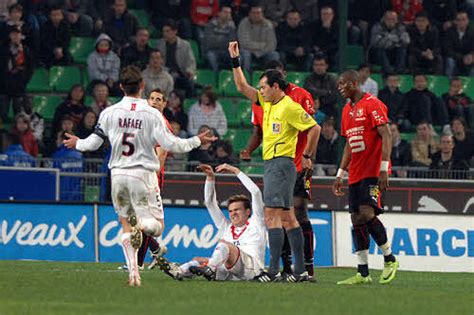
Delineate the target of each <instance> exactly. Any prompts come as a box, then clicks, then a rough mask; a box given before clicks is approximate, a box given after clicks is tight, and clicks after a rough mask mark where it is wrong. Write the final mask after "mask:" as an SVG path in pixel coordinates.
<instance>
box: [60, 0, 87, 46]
mask: <svg viewBox="0 0 474 315" xmlns="http://www.w3.org/2000/svg"><path fill="white" fill-rule="evenodd" d="M62 2H63V3H64V5H63V11H64V12H65V13H66V20H67V21H68V22H69V25H71V30H72V34H73V35H74V36H79V37H85V36H91V35H92V31H93V30H94V20H93V19H92V17H91V16H89V15H88V14H86V13H87V10H88V9H89V2H90V0H64V1H62Z"/></svg>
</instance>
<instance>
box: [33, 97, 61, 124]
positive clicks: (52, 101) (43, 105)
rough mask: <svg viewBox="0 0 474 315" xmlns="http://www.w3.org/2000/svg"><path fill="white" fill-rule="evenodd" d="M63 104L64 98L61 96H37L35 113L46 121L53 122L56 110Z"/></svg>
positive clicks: (34, 99) (34, 104)
mask: <svg viewBox="0 0 474 315" xmlns="http://www.w3.org/2000/svg"><path fill="white" fill-rule="evenodd" d="M62 102H63V98H62V97H61V96H56V95H51V96H42V95H35V96H34V97H33V112H37V113H38V114H40V115H41V116H43V118H44V119H45V120H53V118H54V113H55V111H56V108H57V107H58V105H59V104H61V103H62Z"/></svg>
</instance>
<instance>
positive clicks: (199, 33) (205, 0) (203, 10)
mask: <svg viewBox="0 0 474 315" xmlns="http://www.w3.org/2000/svg"><path fill="white" fill-rule="evenodd" d="M218 13H219V1H218V0H191V22H192V25H193V33H194V38H196V40H197V41H198V43H200V44H201V43H202V42H203V38H204V28H205V27H206V25H207V23H209V21H210V20H211V19H212V18H213V17H215V16H216V15H217V14H218ZM210 40H212V39H210Z"/></svg>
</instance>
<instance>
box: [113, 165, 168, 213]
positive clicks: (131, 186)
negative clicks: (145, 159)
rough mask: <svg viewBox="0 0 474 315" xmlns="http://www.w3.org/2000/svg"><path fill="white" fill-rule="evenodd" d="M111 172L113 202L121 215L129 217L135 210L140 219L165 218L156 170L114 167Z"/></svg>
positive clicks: (116, 210)
mask: <svg viewBox="0 0 474 315" xmlns="http://www.w3.org/2000/svg"><path fill="white" fill-rule="evenodd" d="M111 174H112V203H113V204H114V208H115V212H117V214H118V215H119V216H121V217H124V218H127V217H129V215H130V214H131V213H133V212H135V214H136V215H137V217H138V218H139V219H147V218H155V219H163V218H164V212H163V204H162V202H161V196H160V187H159V186H158V178H157V177H156V173H155V172H153V171H149V170H146V169H143V168H129V169H117V168H114V169H112V171H111Z"/></svg>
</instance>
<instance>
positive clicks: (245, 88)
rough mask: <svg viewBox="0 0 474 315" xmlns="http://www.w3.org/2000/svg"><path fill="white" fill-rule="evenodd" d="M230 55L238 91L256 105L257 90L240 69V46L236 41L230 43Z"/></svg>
mask: <svg viewBox="0 0 474 315" xmlns="http://www.w3.org/2000/svg"><path fill="white" fill-rule="evenodd" d="M229 54H230V58H231V59H232V72H233V73H234V82H235V86H236V87H237V90H238V91H239V92H240V93H242V94H243V95H244V96H245V97H246V98H248V99H249V100H251V101H252V102H254V103H256V102H257V100H258V95H257V93H258V92H257V89H255V88H254V87H253V86H251V85H250V84H248V82H247V79H245V75H244V72H243V71H242V68H241V67H240V53H239V44H238V43H237V42H236V41H233V42H229Z"/></svg>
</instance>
